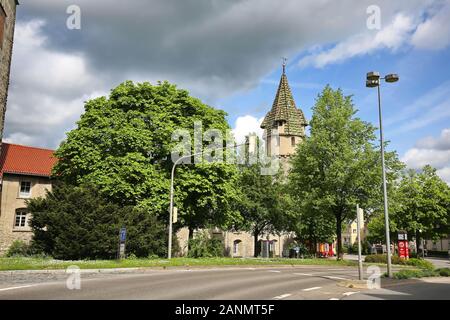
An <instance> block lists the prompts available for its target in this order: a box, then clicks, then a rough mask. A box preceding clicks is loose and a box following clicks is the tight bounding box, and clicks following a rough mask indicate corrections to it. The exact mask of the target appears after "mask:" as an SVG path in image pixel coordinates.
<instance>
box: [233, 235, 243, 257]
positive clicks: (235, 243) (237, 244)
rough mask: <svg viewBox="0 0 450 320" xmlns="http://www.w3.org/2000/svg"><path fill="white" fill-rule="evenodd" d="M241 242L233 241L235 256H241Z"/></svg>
mask: <svg viewBox="0 0 450 320" xmlns="http://www.w3.org/2000/svg"><path fill="white" fill-rule="evenodd" d="M241 242H242V241H241V240H239V239H236V240H234V241H233V255H239V243H241Z"/></svg>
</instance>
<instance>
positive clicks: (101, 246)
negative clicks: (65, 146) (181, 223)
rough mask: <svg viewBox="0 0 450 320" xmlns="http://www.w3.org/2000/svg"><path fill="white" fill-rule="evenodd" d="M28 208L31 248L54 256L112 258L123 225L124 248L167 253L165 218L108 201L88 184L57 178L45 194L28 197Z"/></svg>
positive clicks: (139, 252)
mask: <svg viewBox="0 0 450 320" xmlns="http://www.w3.org/2000/svg"><path fill="white" fill-rule="evenodd" d="M28 210H29V211H30V213H31V214H32V219H31V227H32V229H33V233H34V237H33V240H32V248H33V250H35V251H37V252H44V253H45V254H48V255H51V256H53V257H54V258H56V259H63V260H79V259H113V258H115V257H116V255H117V247H118V236H119V230H120V228H121V227H126V228H127V242H126V253H127V254H134V255H135V256H137V257H147V256H148V255H149V254H156V255H160V256H164V255H166V253H167V245H166V243H167V236H166V230H165V225H164V223H163V222H161V221H160V220H158V219H157V217H155V216H154V215H150V214H148V213H147V212H144V211H143V210H139V209H136V208H133V207H132V206H125V207H123V206H120V205H118V204H115V203H111V202H110V201H108V200H107V199H105V198H103V197H102V196H100V194H99V192H98V190H97V188H96V187H94V186H92V185H82V186H71V185H67V184H55V186H54V188H53V191H52V192H49V193H48V194H47V197H46V198H35V199H30V200H29V201H28ZM175 244H176V242H175Z"/></svg>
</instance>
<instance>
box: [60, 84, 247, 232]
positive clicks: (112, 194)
mask: <svg viewBox="0 0 450 320" xmlns="http://www.w3.org/2000/svg"><path fill="white" fill-rule="evenodd" d="M225 116H226V113H225V112H224V111H221V110H217V109H214V108H212V107H210V106H208V105H205V104H203V103H202V102H201V101H200V100H198V99H196V98H194V97H191V96H190V95H189V93H188V92H187V91H186V90H180V89H177V88H176V86H175V85H172V84H170V83H168V82H163V83H158V84H157V85H151V84H150V83H148V82H144V83H137V84H135V83H133V82H131V81H126V82H124V83H122V84H120V85H119V86H117V87H116V88H115V89H113V90H112V91H111V93H110V95H109V97H100V98H96V99H92V100H89V101H87V102H86V104H85V113H84V114H83V115H82V116H81V119H80V120H79V121H78V122H77V128H76V129H74V130H72V131H70V132H69V133H68V134H67V139H66V140H65V141H64V142H63V143H62V144H61V145H60V147H59V148H58V150H57V151H56V156H57V157H58V158H59V159H60V160H59V162H58V163H57V165H56V166H55V168H54V174H55V176H57V177H58V178H59V179H62V180H64V181H66V182H69V183H71V184H75V185H78V184H81V183H93V184H95V185H96V186H98V187H99V190H100V193H101V194H102V195H103V196H105V197H106V198H107V199H108V200H110V201H112V202H113V203H117V204H119V205H121V206H127V205H131V206H138V207H140V208H143V209H144V210H146V211H147V212H148V213H149V214H153V215H159V216H161V217H162V218H163V219H165V220H166V221H168V213H167V212H168V206H169V185H170V170H171V168H172V165H173V163H172V161H171V151H172V150H173V149H174V147H175V145H176V144H177V143H178V141H172V133H173V132H174V130H176V129H180V128H183V129H187V130H189V131H190V134H191V139H192V138H193V137H194V135H193V131H194V122H195V121H201V122H202V126H203V130H206V129H208V128H214V129H218V130H219V131H220V132H222V133H223V135H224V136H226V131H227V130H228V129H229V125H228V123H227V121H226V119H225ZM236 180H237V171H236V168H235V166H233V165H229V164H226V163H213V164H211V163H203V164H197V165H195V166H194V165H180V166H178V167H177V174H176V179H175V205H176V206H177V207H178V209H179V212H180V218H179V220H180V223H178V224H177V226H178V227H179V226H181V225H186V226H188V227H189V229H190V230H191V231H192V230H193V229H195V228H202V227H207V226H209V225H215V226H225V225H228V224H229V223H230V222H231V221H234V220H235V219H238V218H239V214H238V213H237V212H236V211H233V210H232V206H231V203H233V202H234V201H235V199H236V197H237V194H236V192H235V190H236V186H235V182H236Z"/></svg>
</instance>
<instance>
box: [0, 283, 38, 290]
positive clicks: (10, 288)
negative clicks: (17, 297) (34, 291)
mask: <svg viewBox="0 0 450 320" xmlns="http://www.w3.org/2000/svg"><path fill="white" fill-rule="evenodd" d="M34 286H36V284H29V285H26V286H18V287H9V288H1V289H0V291H8V290H15V289H22V288H29V287H34Z"/></svg>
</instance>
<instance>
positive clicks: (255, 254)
mask: <svg viewBox="0 0 450 320" xmlns="http://www.w3.org/2000/svg"><path fill="white" fill-rule="evenodd" d="M253 237H254V242H253V257H255V258H256V257H258V237H259V230H258V229H254V230H253Z"/></svg>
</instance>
